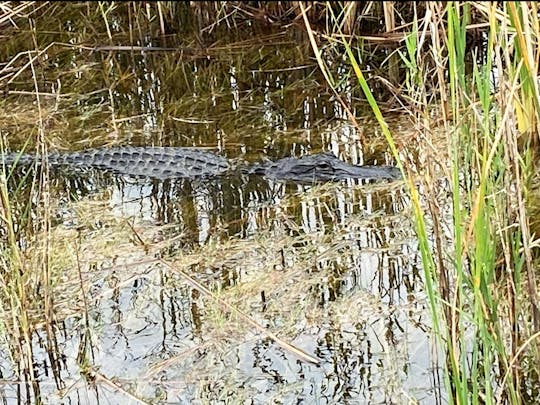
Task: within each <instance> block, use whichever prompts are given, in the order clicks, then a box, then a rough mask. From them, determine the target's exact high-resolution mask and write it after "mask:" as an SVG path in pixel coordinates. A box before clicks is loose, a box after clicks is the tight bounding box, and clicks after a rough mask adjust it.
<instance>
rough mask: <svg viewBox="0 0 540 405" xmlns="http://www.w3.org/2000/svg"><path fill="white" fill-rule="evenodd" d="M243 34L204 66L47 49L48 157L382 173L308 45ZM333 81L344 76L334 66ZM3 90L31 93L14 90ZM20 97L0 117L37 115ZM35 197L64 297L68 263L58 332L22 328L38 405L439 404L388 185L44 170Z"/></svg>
mask: <svg viewBox="0 0 540 405" xmlns="http://www.w3.org/2000/svg"><path fill="white" fill-rule="evenodd" d="M235 35H238V33H236V34H235ZM258 35H259V36H258V37H256V38H257V39H256V40H254V39H253V37H252V36H250V35H249V33H246V34H245V37H244V38H234V37H233V35H232V34H231V37H230V38H228V37H223V38H222V41H223V42H224V43H226V44H231V43H233V41H234V43H235V44H237V46H234V47H233V46H223V48H221V49H220V48H218V47H216V48H214V49H213V51H212V52H211V53H208V55H206V56H204V57H203V56H201V55H198V56H197V57H193V56H192V57H190V56H185V55H181V54H179V53H175V52H126V51H122V52H93V53H91V52H89V51H86V50H78V49H69V48H62V47H53V48H52V49H51V51H50V52H51V57H50V61H49V66H48V67H46V68H43V76H42V77H41V79H40V80H42V81H40V83H39V84H40V86H41V87H42V88H43V92H47V91H48V92H54V91H57V90H58V89H59V88H60V89H61V93H62V94H64V95H65V96H63V97H60V98H57V99H54V98H53V97H49V96H44V97H43V98H42V103H43V107H44V110H46V113H45V117H46V118H45V124H46V126H47V127H46V130H45V132H44V133H45V141H46V143H47V146H48V147H49V148H50V149H68V150H72V149H84V148H87V147H96V146H102V145H128V144H129V145H159V146H196V147H205V148H211V149H212V150H214V151H215V152H216V153H219V154H222V155H224V156H226V157H228V158H231V159H233V158H242V159H245V160H247V161H255V160H260V159H263V158H269V159H277V158H281V157H284V156H302V155H304V154H309V153H315V152H319V151H327V150H328V151H333V152H334V153H335V154H336V155H337V156H339V157H340V158H342V159H343V160H346V161H348V162H352V163H355V164H391V163H392V161H391V159H390V158H389V154H388V153H387V151H386V149H385V148H384V144H383V142H382V139H381V137H380V135H378V134H377V130H376V128H375V127H374V126H373V125H372V124H370V120H369V118H368V116H369V112H368V111H367V110H366V112H365V114H364V115H363V113H362V111H361V109H363V108H364V107H362V106H361V104H360V103H355V102H353V103H352V104H353V105H354V106H356V107H357V108H358V110H357V111H355V113H356V115H357V116H359V117H362V116H365V118H364V119H360V122H361V130H360V131H359V130H357V129H355V128H354V127H353V126H352V125H350V124H349V123H348V121H347V118H346V114H345V112H344V111H343V109H342V107H341V106H340V104H339V103H338V102H337V101H336V100H335V99H334V98H333V96H332V94H331V93H330V91H329V90H328V89H327V88H326V87H325V86H324V85H323V83H324V79H323V78H322V76H321V75H320V74H319V73H318V70H317V67H316V66H315V64H314V63H313V60H312V58H311V57H310V52H309V49H307V47H306V46H305V45H299V44H300V42H298V41H295V38H294V37H292V36H291V35H289V34H270V33H264V35H263V33H260V32H259V33H258ZM73 37H74V38H76V35H75V34H73ZM174 39H175V38H169V39H168V41H169V42H171V41H172V42H174ZM176 39H177V40H179V41H181V40H180V39H178V38H176ZM242 41H243V42H242ZM305 44H307V42H305ZM140 45H145V46H151V45H162V44H154V43H153V41H151V40H148V43H141V44H140ZM334 69H335V71H336V72H339V71H343V73H342V79H344V80H345V79H346V75H345V70H343V69H342V67H340V65H339V63H336V64H335V66H334ZM23 76H24V75H23ZM53 78H54V79H55V80H53ZM344 83H347V81H345V82H344ZM11 86H12V87H11V88H12V89H14V88H16V89H18V90H21V89H26V90H28V91H32V90H33V85H32V84H31V83H27V82H23V81H22V80H21V81H17V82H15V83H13V84H12V85H11ZM343 90H344V92H345V93H344V94H345V95H346V96H348V98H349V99H350V100H353V99H354V94H352V93H350V92H349V93H348V92H347V85H346V84H344V87H343ZM34 101H35V97H34V96H15V95H12V96H10V97H9V98H7V99H6V100H4V101H3V105H4V108H7V107H11V108H13V109H15V108H20V109H25V108H27V109H28V110H29V111H34V112H35V107H32V106H31V105H30V104H31V103H33V102H34ZM5 114H7V112H5ZM35 128H36V126H35V123H34V122H32V120H30V122H27V123H25V122H15V123H13V125H11V126H9V125H7V126H6V127H5V128H4V130H3V131H2V135H3V136H4V139H5V141H6V143H7V145H8V147H9V148H10V149H12V150H18V149H19V148H20V147H21V145H22V144H24V142H25V141H26V139H27V137H29V136H30V135H31V134H32V133H35ZM31 144H32V142H31ZM17 179H18V180H20V177H18V178H17ZM50 185H51V192H52V194H53V195H54V196H55V199H57V200H58V201H59V207H58V208H55V209H54V216H53V225H54V228H55V229H56V230H57V231H58V232H60V233H61V235H65V236H64V237H63V238H60V239H63V243H65V249H66V253H65V255H66V257H67V256H70V255H75V253H76V256H77V260H78V268H79V269H80V271H81V274H82V280H83V282H82V284H80V283H79V285H77V283H76V282H75V281H74V282H73V283H71V282H70V280H76V279H77V269H75V268H69V267H67V266H66V265H65V264H64V267H62V264H60V263H61V261H60V260H58V261H57V263H59V264H58V268H56V269H55V268H53V271H55V272H56V273H55V274H59V273H63V274H64V276H63V278H64V279H63V281H62V282H65V286H64V287H62V288H63V289H62V291H61V292H58V297H57V301H58V302H57V307H56V310H57V319H58V323H57V325H56V328H55V333H54V336H52V335H50V334H47V332H46V331H45V330H42V329H39V328H38V330H37V331H36V333H35V350H34V356H35V368H36V374H37V378H38V385H39V394H38V395H39V396H40V397H41V398H42V400H43V401H44V402H45V403H66V404H68V403H69V404H95V403H136V400H135V398H138V399H139V400H141V401H143V402H147V403H186V404H188V403H253V404H259V403H260V404H262V403H283V404H292V403H321V404H322V403H351V404H353V403H354V404H356V403H396V404H398V403H399V404H401V403H407V402H409V401H410V400H413V399H416V400H417V401H419V402H420V403H434V402H436V401H437V400H439V399H440V396H441V393H440V392H438V389H439V388H438V387H439V386H440V384H441V382H440V381H439V380H438V378H439V376H438V374H437V373H436V372H434V371H433V370H437V366H436V361H435V360H436V359H434V358H432V354H431V349H430V344H429V340H430V337H429V314H428V312H427V310H426V309H425V308H424V292H423V285H422V277H421V269H420V258H419V255H418V251H417V247H416V242H415V236H414V231H413V229H412V224H411V223H410V221H409V217H410V212H409V205H410V204H409V200H408V197H407V195H406V193H405V191H404V188H403V186H402V185H401V184H400V183H399V182H397V183H384V182H383V183H377V184H362V183H358V182H353V181H349V182H343V183H340V184H331V185H322V186H313V187H312V186H299V185H292V184H281V183H273V182H270V181H268V180H266V179H264V178H261V177H248V176H233V177H224V178H219V179H213V180H207V181H200V180H193V181H191V180H178V181H172V180H166V181H157V180H134V179H131V178H123V177H119V176H113V175H107V174H102V173H94V172H89V173H85V174H73V173H57V172H54V171H51V173H50ZM22 190H23V192H22V195H30V194H29V193H30V189H28V190H26V189H25V188H24V187H23V188H22ZM24 193H28V194H24ZM69 238H73V243H71V242H70V241H69ZM54 246H56V245H54ZM155 257H165V258H167V260H169V261H170V262H172V263H175V265H176V266H177V267H178V268H179V269H181V270H182V271H185V272H187V273H189V275H190V276H191V277H193V278H195V279H196V280H198V281H199V282H201V283H203V284H204V285H205V286H207V287H209V288H210V289H211V290H212V291H213V292H214V293H215V294H216V295H217V296H219V297H220V298H223V299H225V300H227V302H229V303H230V304H232V305H235V306H238V307H239V308H241V310H242V311H243V312H244V313H246V314H247V315H248V316H250V317H251V318H252V319H253V320H255V321H256V322H258V323H259V324H261V325H262V326H264V327H265V328H267V329H268V330H270V331H272V332H274V333H276V334H277V335H278V336H280V337H281V338H283V339H284V340H287V341H289V342H290V343H291V344H293V345H295V346H296V347H298V348H300V349H302V350H303V351H305V352H307V353H308V354H310V355H312V356H314V357H315V358H317V359H318V360H319V362H320V364H318V365H314V364H310V363H309V362H305V361H303V360H301V359H300V358H299V357H298V356H296V355H295V354H294V353H292V352H289V351H287V350H285V349H283V348H282V347H280V346H279V345H277V344H276V343H275V342H273V341H272V340H271V339H269V338H268V337H266V336H264V335H262V334H261V333H259V332H257V331H256V330H255V329H254V328H253V327H252V326H250V325H248V324H246V322H245V321H243V320H242V319H240V318H238V317H237V316H235V315H233V314H231V313H229V312H228V311H227V310H226V309H224V308H222V307H221V306H220V305H219V304H216V303H215V301H213V300H212V299H211V298H208V297H205V296H203V295H201V293H200V292H199V291H198V290H197V289H195V288H193V286H191V285H190V284H189V283H187V282H186V280H185V278H184V277H182V276H181V275H180V274H179V273H175V272H173V271H170V269H167V268H165V267H163V266H161V265H159V264H157V263H150V264H141V263H140V262H144V261H148V260H150V259H153V258H155ZM68 262H69V261H68ZM53 267H54V266H53ZM60 279H61V277H60V278H59V280H60ZM58 285H59V286H62V284H61V283H60V281H59V284H58ZM81 285H82V287H81ZM69 286H71V287H72V289H71V290H70V289H69V288H68V287H69ZM59 288H60V287H59ZM59 291H60V290H59ZM81 294H84V296H85V297H86V300H87V303H86V304H85V305H83V304H82V301H81ZM50 342H53V343H54V345H52V346H51V345H50V344H49V343H50ZM4 353H7V350H5V351H4ZM11 364H12V363H11V362H10V361H8V360H7V357H5V358H4V360H3V361H2V362H1V364H0V367H1V371H2V376H3V378H4V379H5V383H4V385H3V395H4V397H5V398H6V399H7V402H8V403H16V402H17V401H18V402H24V401H25V398H26V395H27V392H28V390H30V387H29V386H25V385H24V384H18V383H17V382H16V381H15V379H16V377H15V374H14V373H13V369H12V367H11ZM83 370H91V372H88V373H86V374H84V373H82V371H83ZM88 375H90V376H92V377H93V378H94V379H93V381H92V380H90V379H88ZM29 397H32V395H29ZM32 401H35V399H32ZM130 401H131V402H130Z"/></svg>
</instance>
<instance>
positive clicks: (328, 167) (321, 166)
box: [317, 162, 332, 169]
mask: <svg viewBox="0 0 540 405" xmlns="http://www.w3.org/2000/svg"><path fill="white" fill-rule="evenodd" d="M317 166H318V167H319V169H330V168H331V167H332V166H330V165H329V164H328V163H326V162H321V163H319V164H318V165H317Z"/></svg>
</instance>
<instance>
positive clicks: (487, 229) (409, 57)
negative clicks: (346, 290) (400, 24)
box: [305, 3, 540, 404]
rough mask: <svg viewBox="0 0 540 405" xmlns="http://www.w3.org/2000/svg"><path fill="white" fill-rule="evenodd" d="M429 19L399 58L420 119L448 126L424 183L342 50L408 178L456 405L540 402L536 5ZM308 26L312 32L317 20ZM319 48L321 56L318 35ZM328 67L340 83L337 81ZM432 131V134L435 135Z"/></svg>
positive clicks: (352, 57)
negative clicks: (537, 388) (534, 232)
mask: <svg viewBox="0 0 540 405" xmlns="http://www.w3.org/2000/svg"><path fill="white" fill-rule="evenodd" d="M472 7H474V10H473V9H472ZM473 11H474V15H475V16H476V18H477V21H475V22H476V23H478V18H479V17H478V16H480V18H481V19H482V22H483V27H484V28H483V32H484V35H486V37H485V40H484V43H483V44H482V48H477V51H479V54H475V53H473V52H472V51H471V49H473V48H470V47H469V46H468V38H467V35H468V34H470V33H471V29H472V28H471V26H470V24H471V16H472V14H473ZM426 16H430V17H431V19H429V20H427V19H424V20H422V24H423V25H422V26H419V23H418V20H415V21H413V22H412V24H411V25H410V26H409V27H408V30H407V32H406V33H404V36H405V41H404V46H403V47H402V48H401V49H398V51H397V52H398V53H399V55H400V56H401V60H402V64H403V67H404V68H405V69H406V80H405V84H404V86H403V87H402V91H403V94H402V96H403V98H404V99H405V100H407V101H408V102H409V105H408V110H409V113H410V115H411V117H413V118H414V119H416V120H419V121H420V120H422V121H423V122H429V121H433V119H432V118H431V117H432V116H434V115H435V116H439V117H442V118H443V119H442V124H441V126H442V129H443V130H444V132H445V133H446V136H447V138H446V139H445V141H444V143H442V144H438V145H437V144H435V149H437V148H440V149H441V150H444V149H446V152H447V153H442V152H441V153H440V156H437V155H436V156H434V158H433V159H432V160H431V161H430V162H429V164H428V166H429V167H428V168H426V170H425V171H422V170H420V171H419V172H418V173H417V175H413V174H412V172H410V171H407V170H405V167H404V166H403V164H402V162H401V161H400V158H399V154H398V148H397V147H396V146H395V139H394V137H393V136H392V133H391V132H390V131H389V129H388V125H387V124H386V122H385V119H384V114H383V112H381V109H380V108H379V106H378V104H377V102H376V100H375V98H374V97H373V95H372V92H371V88H370V82H369V81H368V80H366V78H365V76H364V74H363V72H362V68H361V66H360V63H359V60H360V59H361V58H360V57H359V55H358V54H355V53H354V50H353V49H352V46H351V43H350V42H349V41H350V40H349V39H344V40H343V41H342V44H343V47H344V49H345V51H344V54H346V56H347V58H348V60H349V61H350V63H351V69H352V71H353V72H354V74H355V76H356V78H357V79H358V85H359V87H360V88H361V90H362V92H363V94H364V95H365V98H366V100H367V102H368V104H369V105H370V107H371V109H372V111H373V114H374V116H375V117H376V118H377V120H378V122H379V124H380V127H381V129H382V132H383V134H384V136H385V137H386V140H387V142H388V145H389V147H390V150H391V151H392V153H393V155H394V158H395V160H396V162H397V164H398V165H399V167H400V168H401V170H402V172H403V173H404V175H405V178H406V184H407V187H408V189H409V193H410V196H411V201H412V211H413V218H414V223H415V225H416V231H417V236H418V240H419V248H420V253H421V257H422V263H423V268H424V275H425V287H426V293H427V298H428V303H429V307H430V309H431V312H432V320H433V332H434V334H435V336H436V337H437V342H438V345H439V347H441V348H443V349H444V353H445V358H444V359H443V363H444V368H445V370H446V374H445V381H446V388H447V393H448V395H449V399H450V402H451V403H458V404H466V403H473V404H476V403H512V404H519V403H524V402H527V401H528V400H529V398H528V394H527V393H526V392H524V391H523V389H522V386H524V385H527V384H529V383H527V381H529V382H531V381H532V382H533V385H534V381H536V380H535V378H537V371H535V370H531V367H526V364H528V363H530V362H531V361H532V362H535V364H540V357H539V356H538V350H537V349H536V347H537V345H535V344H533V343H534V342H536V344H537V343H538V323H537V322H538V318H537V316H538V314H537V311H538V309H537V305H538V304H537V303H538V299H537V297H538V293H537V283H536V280H535V274H534V271H533V256H532V253H531V247H530V246H531V236H530V231H529V224H528V216H527V211H526V204H525V202H526V198H527V195H526V191H527V187H526V185H527V184H528V182H527V181H528V179H530V178H531V177H532V172H531V171H532V170H535V169H534V167H533V166H534V165H532V164H531V158H530V156H531V155H533V154H532V152H531V150H530V145H531V141H532V137H533V136H537V134H538V115H539V113H540V109H539V107H538V106H539V104H538V101H539V100H540V97H539V91H538V89H539V85H538V76H537V74H536V72H537V71H538V62H537V60H538V55H537V46H536V45H535V44H537V42H536V39H537V38H538V37H539V36H540V32H539V31H538V27H539V24H538V17H537V10H536V5H535V4H533V3H505V4H502V5H499V6H498V5H496V4H486V3H483V4H477V3H472V5H471V4H468V3H447V4H446V5H445V7H441V4H440V3H436V4H429V5H428V6H427V13H426ZM335 19H336V23H335V24H334V25H333V27H334V28H336V29H337V30H338V31H339V29H340V26H339V24H338V22H337V21H338V17H335ZM305 23H306V26H307V28H308V32H310V31H311V29H310V26H309V22H308V21H307V19H306V18H305ZM338 34H341V33H340V32H338ZM427 35H429V36H430V38H429V39H426V37H427ZM342 38H345V37H344V36H342ZM311 41H312V46H313V48H314V52H315V55H316V56H317V55H318V53H319V50H318V45H317V44H316V42H315V41H314V39H313V36H312V35H311ZM317 59H318V61H319V65H320V66H321V68H322V69H323V72H324V74H325V76H326V77H328V79H327V80H328V83H329V84H332V83H333V80H332V79H331V72H330V71H329V70H328V68H327V67H326V66H325V64H324V63H323V62H322V59H321V58H320V57H319V56H317ZM479 62H480V63H479ZM426 84H429V85H430V86H429V87H428V86H427V85H426ZM435 90H436V91H438V92H439V95H438V97H433V95H432V94H433V92H434V91H435ZM434 112H435V113H436V114H433V113H434ZM430 125H431V124H428V125H425V126H424V128H426V133H425V134H423V136H425V137H427V138H429V137H430V136H431V135H432V134H430V133H429V131H430V129H432V127H430ZM524 138H525V140H524ZM417 145H418V147H419V148H421V147H422V145H421V144H420V143H418V144H417ZM424 147H425V145H424ZM415 152H417V153H419V154H425V153H426V151H425V150H417V151H415ZM445 155H446V156H448V159H447V161H446V162H443V166H444V167H443V168H442V170H440V169H439V170H437V167H438V166H439V165H440V163H441V156H445ZM526 162H529V163H528V164H525V163H526ZM407 164H410V165H414V162H412V161H411V162H407ZM434 173H437V175H438V176H439V177H446V178H447V180H448V182H447V184H448V185H449V191H450V194H451V200H450V203H451V204H452V210H451V212H452V221H451V223H449V224H448V223H447V222H448V221H446V223H445V219H444V218H443V216H442V214H441V207H440V204H441V203H442V204H444V201H443V202H441V201H439V200H438V199H437V197H436V196H435V194H434V193H431V192H429V190H432V189H433V184H432V182H433V181H434V178H433V175H434ZM426 190H428V191H427V192H426ZM428 224H429V225H428ZM446 225H450V226H451V230H452V234H451V235H450V237H448V236H447V235H446V234H445V232H444V227H445V226H446ZM535 332H536V333H535Z"/></svg>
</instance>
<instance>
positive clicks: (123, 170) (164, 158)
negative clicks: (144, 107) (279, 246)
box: [0, 146, 401, 183]
mask: <svg viewBox="0 0 540 405" xmlns="http://www.w3.org/2000/svg"><path fill="white" fill-rule="evenodd" d="M35 161H36V157H35V156H34V155H31V154H20V153H14V152H12V153H7V154H4V155H2V156H0V165H1V164H2V163H3V164H4V165H6V166H12V165H13V164H23V165H28V164H31V163H34V162H35ZM46 161H47V162H48V164H49V165H51V166H67V167H70V168H82V169H101V170H105V171H109V172H112V173H115V174H120V175H128V176H134V177H150V178H156V179H173V178H190V179H191V178H208V177H215V176H221V175H225V174H227V173H229V172H231V171H232V170H233V169H234V168H235V164H234V163H233V161H230V160H228V159H226V158H224V157H222V156H219V155H216V154H214V153H211V152H208V151H205V150H202V149H196V148H189V147H135V146H126V147H116V148H97V149H88V150H84V151H80V152H69V153H49V154H48V155H47V157H46ZM240 170H241V172H242V173H246V174H256V175H263V176H265V177H266V178H268V179H272V180H278V181H289V182H297V183H317V182H330V181H340V180H345V179H363V180H379V179H387V180H395V179H399V178H400V177H401V173H400V171H399V170H398V169H397V168H396V167H392V166H356V165H351V164H348V163H345V162H343V161H341V160H340V159H338V158H337V157H335V156H334V155H333V154H332V153H330V152H324V153H318V154H314V155H306V156H303V157H300V158H294V157H288V158H283V159H279V160H277V161H275V162H271V161H268V162H258V163H253V164H250V165H246V166H245V167H243V168H241V169H240Z"/></svg>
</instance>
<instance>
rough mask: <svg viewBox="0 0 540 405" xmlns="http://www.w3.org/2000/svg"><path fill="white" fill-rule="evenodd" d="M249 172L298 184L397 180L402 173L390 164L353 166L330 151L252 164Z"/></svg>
mask: <svg viewBox="0 0 540 405" xmlns="http://www.w3.org/2000/svg"><path fill="white" fill-rule="evenodd" d="M250 172H251V173H256V174H262V175H264V176H265V177H267V178H269V179H276V180H286V181H292V182H298V183H317V182H328V181H340V180H346V179H362V180H379V179H388V180H396V179H399V178H401V173H400V171H399V170H398V169H397V168H396V167H392V166H356V165H351V164H349V163H345V162H343V161H341V160H339V159H338V158H337V157H335V156H334V155H333V154H332V153H331V152H326V153H319V154H315V155H308V156H303V157H301V158H284V159H280V160H278V161H276V162H268V163H265V164H261V165H259V166H256V167H253V168H252V170H250Z"/></svg>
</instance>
